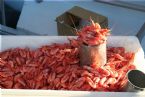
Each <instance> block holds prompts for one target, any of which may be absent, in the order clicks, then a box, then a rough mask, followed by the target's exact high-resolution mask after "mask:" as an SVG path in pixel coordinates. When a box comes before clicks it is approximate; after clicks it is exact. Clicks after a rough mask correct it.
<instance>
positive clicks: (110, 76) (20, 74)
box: [0, 40, 135, 91]
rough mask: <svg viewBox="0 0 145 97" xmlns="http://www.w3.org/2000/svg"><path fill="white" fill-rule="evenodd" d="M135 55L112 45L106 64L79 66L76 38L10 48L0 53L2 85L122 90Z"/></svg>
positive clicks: (108, 51)
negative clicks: (29, 46) (69, 41)
mask: <svg viewBox="0 0 145 97" xmlns="http://www.w3.org/2000/svg"><path fill="white" fill-rule="evenodd" d="M133 58H134V53H132V52H125V49H124V48H123V47H109V48H107V64H106V65H105V66H103V67H100V68H97V69H95V68H93V65H90V66H85V65H84V66H80V64H79V61H80V60H79V49H78V46H77V43H75V40H73V41H71V43H64V44H51V45H45V46H42V47H40V48H37V49H35V50H31V49H29V48H13V49H8V50H5V51H3V52H0V88H4V89H49V90H75V91H77V90H79V91H122V88H123V87H124V86H125V84H126V82H127V78H126V73H127V72H128V71H129V70H132V69H135V66H134V65H133V64H132V62H131V61H132V60H133Z"/></svg>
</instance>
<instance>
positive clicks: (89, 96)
mask: <svg viewBox="0 0 145 97" xmlns="http://www.w3.org/2000/svg"><path fill="white" fill-rule="evenodd" d="M70 37H71V36H70ZM73 38H76V37H75V36H74V37H73ZM65 42H68V40H67V37H66V36H0V51H4V50H6V49H10V48H16V47H21V48H25V47H29V48H31V49H36V48H38V47H40V46H42V45H48V44H52V43H65ZM107 46H113V47H124V48H125V49H126V51H127V52H128V51H129V52H135V53H136V57H135V62H134V63H135V65H136V66H137V69H140V70H142V71H143V72H145V66H144V65H145V62H144V52H143V49H142V47H141V45H140V43H139V41H138V39H137V38H136V37H135V36H109V37H108V41H107ZM1 91H2V97H3V95H7V96H9V97H16V96H18V97H25V96H31V97H34V96H35V97H36V96H41V97H42V96H47V97H48V96H49V97H58V96H59V97H145V93H128V92H121V93H120V92H87V91H62V90H61V91H60V90H25V89H1ZM143 95H144V96H143Z"/></svg>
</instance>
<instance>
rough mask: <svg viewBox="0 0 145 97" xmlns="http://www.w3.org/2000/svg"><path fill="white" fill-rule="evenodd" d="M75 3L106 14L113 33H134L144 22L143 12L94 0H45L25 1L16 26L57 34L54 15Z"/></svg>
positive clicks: (42, 33) (31, 30)
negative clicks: (60, 0)
mask: <svg viewBox="0 0 145 97" xmlns="http://www.w3.org/2000/svg"><path fill="white" fill-rule="evenodd" d="M75 5H77V6H80V7H83V8H86V9H89V10H91V11H93V12H96V13H100V14H102V15H105V16H107V17H108V19H109V27H110V28H112V33H113V35H135V34H136V33H137V32H138V30H139V29H140V27H141V25H142V24H143V23H144V22H145V13H143V12H139V11H134V10H131V9H125V8H121V7H115V6H111V5H107V4H102V3H97V2H94V1H88V2H87V1H84V2H81V1H68V2H56V1H54V2H52V1H49V2H48V1H47V0H46V1H44V2H42V3H36V2H34V1H31V2H29V1H25V2H24V6H23V9H22V13H21V16H20V19H19V21H18V24H17V28H21V29H25V30H28V31H30V32H34V33H38V34H41V35H44V34H45V35H57V25H56V22H55V19H56V17H57V16H59V15H60V14H62V13H63V12H65V11H66V10H68V9H70V8H72V7H73V6H75Z"/></svg>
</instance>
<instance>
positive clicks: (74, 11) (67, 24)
mask: <svg viewBox="0 0 145 97" xmlns="http://www.w3.org/2000/svg"><path fill="white" fill-rule="evenodd" d="M90 17H91V18H92V19H93V20H94V21H95V22H98V23H99V24H100V25H101V27H102V28H107V27H108V19H107V17H105V16H103V15H100V14H98V13H94V12H92V11H89V10H86V9H84V8H81V7H78V6H74V7H73V8H71V9H70V10H68V11H66V12H65V13H63V14H62V15H60V16H58V17H57V18H56V22H57V30H58V35H62V36H64V35H68V36H71V35H75V32H76V29H75V28H77V29H80V28H81V27H83V26H84V25H87V24H89V22H88V20H89V18H90Z"/></svg>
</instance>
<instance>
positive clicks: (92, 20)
mask: <svg viewBox="0 0 145 97" xmlns="http://www.w3.org/2000/svg"><path fill="white" fill-rule="evenodd" d="M90 22H91V23H92V24H93V26H95V23H94V21H93V20H92V18H91V16H90Z"/></svg>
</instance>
